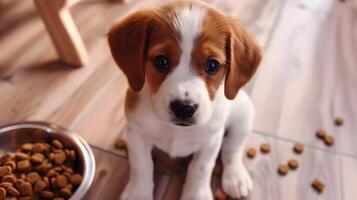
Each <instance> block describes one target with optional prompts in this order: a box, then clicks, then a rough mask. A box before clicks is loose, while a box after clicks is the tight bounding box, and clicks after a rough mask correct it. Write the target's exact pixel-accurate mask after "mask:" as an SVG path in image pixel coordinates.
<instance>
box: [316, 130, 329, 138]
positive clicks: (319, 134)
mask: <svg viewBox="0 0 357 200" xmlns="http://www.w3.org/2000/svg"><path fill="white" fill-rule="evenodd" d="M326 135H327V133H326V131H325V130H323V129H318V130H317V131H316V137H317V138H319V139H322V140H323V139H325V137H326Z"/></svg>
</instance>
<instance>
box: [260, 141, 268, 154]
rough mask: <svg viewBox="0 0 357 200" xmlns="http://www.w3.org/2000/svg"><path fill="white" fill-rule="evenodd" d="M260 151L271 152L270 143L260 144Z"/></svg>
mask: <svg viewBox="0 0 357 200" xmlns="http://www.w3.org/2000/svg"><path fill="white" fill-rule="evenodd" d="M260 151H261V152H262V153H269V152H270V145H269V144H268V143H264V144H262V146H260Z"/></svg>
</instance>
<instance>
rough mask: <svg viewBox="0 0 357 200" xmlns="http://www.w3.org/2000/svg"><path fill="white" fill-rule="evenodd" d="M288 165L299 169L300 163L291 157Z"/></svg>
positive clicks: (293, 168)
mask: <svg viewBox="0 0 357 200" xmlns="http://www.w3.org/2000/svg"><path fill="white" fill-rule="evenodd" d="M288 166H289V168H290V169H292V170H295V169H297V168H298V167H299V163H298V161H297V160H295V159H290V160H289V162H288Z"/></svg>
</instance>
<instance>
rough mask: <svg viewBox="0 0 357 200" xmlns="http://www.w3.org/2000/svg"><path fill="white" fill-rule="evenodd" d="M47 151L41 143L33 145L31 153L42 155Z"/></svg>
mask: <svg viewBox="0 0 357 200" xmlns="http://www.w3.org/2000/svg"><path fill="white" fill-rule="evenodd" d="M44 150H45V147H44V146H43V145H42V144H41V143H36V144H34V145H33V147H32V149H31V151H32V153H42V151H44Z"/></svg>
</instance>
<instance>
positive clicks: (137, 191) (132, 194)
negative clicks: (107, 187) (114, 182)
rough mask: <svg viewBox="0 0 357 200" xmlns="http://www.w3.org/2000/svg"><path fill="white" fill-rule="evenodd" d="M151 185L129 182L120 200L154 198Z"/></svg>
mask: <svg viewBox="0 0 357 200" xmlns="http://www.w3.org/2000/svg"><path fill="white" fill-rule="evenodd" d="M151 188H152V187H150V186H146V187H145V186H144V185H139V184H135V183H131V182H130V181H129V183H128V184H127V186H126V187H125V189H124V191H123V193H122V194H121V196H120V200H153V199H154V198H153V190H152V189H151Z"/></svg>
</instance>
